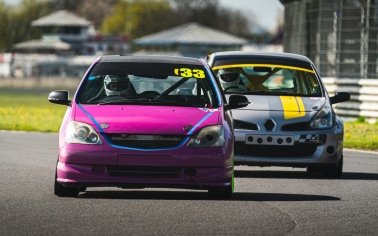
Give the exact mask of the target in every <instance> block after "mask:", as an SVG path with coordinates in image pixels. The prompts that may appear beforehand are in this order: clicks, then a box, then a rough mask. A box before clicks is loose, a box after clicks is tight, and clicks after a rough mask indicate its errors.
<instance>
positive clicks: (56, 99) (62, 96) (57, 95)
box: [48, 90, 71, 106]
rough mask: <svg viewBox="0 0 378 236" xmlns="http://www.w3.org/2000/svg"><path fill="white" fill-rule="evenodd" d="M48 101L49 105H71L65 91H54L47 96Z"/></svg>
mask: <svg viewBox="0 0 378 236" xmlns="http://www.w3.org/2000/svg"><path fill="white" fill-rule="evenodd" d="M48 99H49V101H50V102H51V103H55V104H60V105H67V106H69V105H70V104H71V100H69V99H68V91H65V90H56V91H53V92H51V93H50V94H49V98H48Z"/></svg>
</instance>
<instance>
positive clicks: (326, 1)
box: [281, 0, 378, 79]
mask: <svg viewBox="0 0 378 236" xmlns="http://www.w3.org/2000/svg"><path fill="white" fill-rule="evenodd" d="M281 2H283V4H284V6H285V17H284V26H285V29H284V30H285V33H284V39H283V49H284V51H285V52H292V53H299V54H303V55H306V56H308V57H309V58H310V59H311V60H312V61H314V63H315V65H316V66H317V67H318V69H319V70H320V73H321V74H322V76H323V77H336V78H362V79H371V78H377V58H378V46H377V44H378V38H377V35H378V1H376V0H364V1H362V0H301V1H291V0H281Z"/></svg>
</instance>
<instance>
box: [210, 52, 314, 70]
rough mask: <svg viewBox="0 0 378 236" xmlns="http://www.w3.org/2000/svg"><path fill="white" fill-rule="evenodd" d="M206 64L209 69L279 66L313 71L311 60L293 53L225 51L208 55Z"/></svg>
mask: <svg viewBox="0 0 378 236" xmlns="http://www.w3.org/2000/svg"><path fill="white" fill-rule="evenodd" d="M208 62H209V64H210V66H211V67H215V66H221V65H226V64H245V63H247V64H281V65H291V66H300V67H303V68H307V69H313V68H312V66H313V63H312V62H311V60H310V59H309V58H308V57H306V56H303V55H299V54H294V53H284V52H281V53H277V52H255V51H227V52H216V53H213V54H211V55H210V57H209V59H208ZM311 65H312V66H311Z"/></svg>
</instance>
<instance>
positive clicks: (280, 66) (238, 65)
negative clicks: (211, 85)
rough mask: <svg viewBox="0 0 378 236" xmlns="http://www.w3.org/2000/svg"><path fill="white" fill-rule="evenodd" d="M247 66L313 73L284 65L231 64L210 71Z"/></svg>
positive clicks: (215, 67)
mask: <svg viewBox="0 0 378 236" xmlns="http://www.w3.org/2000/svg"><path fill="white" fill-rule="evenodd" d="M248 66H261V67H275V68H286V69H293V70H301V71H306V72H309V73H314V74H315V72H314V71H313V70H309V69H304V68H301V67H296V66H284V65H274V64H232V65H223V66H214V67H213V68H211V69H212V70H219V69H224V68H234V67H248Z"/></svg>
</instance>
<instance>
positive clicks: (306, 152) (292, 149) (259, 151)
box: [235, 142, 319, 157]
mask: <svg viewBox="0 0 378 236" xmlns="http://www.w3.org/2000/svg"><path fill="white" fill-rule="evenodd" d="M318 145H319V144H315V143H303V144H297V143H296V144H294V145H293V146H283V145H246V144H245V143H244V142H235V154H237V155H251V156H258V157H301V156H311V155H313V154H314V153H315V151H316V147H317V146H318Z"/></svg>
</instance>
